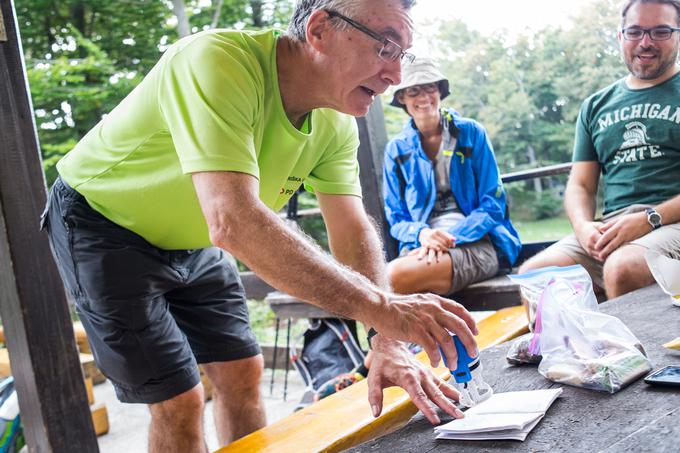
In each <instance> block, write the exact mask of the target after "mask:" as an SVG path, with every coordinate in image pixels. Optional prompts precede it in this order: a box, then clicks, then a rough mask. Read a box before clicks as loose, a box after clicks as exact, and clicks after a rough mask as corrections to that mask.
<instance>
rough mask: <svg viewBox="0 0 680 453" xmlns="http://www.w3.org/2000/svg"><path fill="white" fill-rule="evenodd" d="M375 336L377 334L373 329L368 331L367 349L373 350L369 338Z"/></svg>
mask: <svg viewBox="0 0 680 453" xmlns="http://www.w3.org/2000/svg"><path fill="white" fill-rule="evenodd" d="M376 335H378V332H377V331H376V330H375V329H374V328H373V327H371V328H370V329H368V334H367V335H366V340H367V341H368V348H369V349H373V345H372V344H371V338H373V337H375V336H376Z"/></svg>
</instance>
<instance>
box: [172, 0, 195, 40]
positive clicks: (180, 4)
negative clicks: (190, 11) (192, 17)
mask: <svg viewBox="0 0 680 453" xmlns="http://www.w3.org/2000/svg"><path fill="white" fill-rule="evenodd" d="M172 9H173V12H174V13H175V16H176V17H177V33H178V34H179V37H180V38H184V37H185V36H189V35H190V34H191V31H190V29H189V19H188V18H187V13H186V8H185V6H184V0H172Z"/></svg>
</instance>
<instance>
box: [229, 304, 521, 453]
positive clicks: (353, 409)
mask: <svg viewBox="0 0 680 453" xmlns="http://www.w3.org/2000/svg"><path fill="white" fill-rule="evenodd" d="M478 327H479V330H480V333H479V335H478V336H477V343H478V345H479V347H480V349H484V348H487V347H490V346H493V345H496V344H499V343H502V342H503V341H507V340H508V339H511V338H514V337H515V336H518V335H521V334H523V333H525V332H526V331H527V322H526V315H525V312H524V308H523V307H521V306H517V307H510V308H505V309H503V310H499V311H498V312H496V313H494V314H493V315H491V316H489V317H488V318H486V319H484V320H482V321H480V322H479V323H478ZM417 357H418V359H419V360H421V361H422V362H423V363H426V364H427V363H429V360H428V359H427V356H426V355H425V353H420V354H418V356H417ZM434 372H435V373H436V374H437V375H438V376H440V377H442V378H445V377H447V376H448V374H449V371H448V370H447V369H446V368H445V367H443V366H441V367H439V368H437V369H436V370H434ZM367 392H368V387H367V383H366V381H365V380H364V381H361V382H358V383H356V384H354V385H352V386H350V387H348V388H346V389H345V390H343V391H341V392H338V393H336V394H334V395H331V396H329V397H328V398H325V399H323V400H321V401H319V402H318V403H315V404H312V405H311V406H309V407H306V408H305V409H302V410H301V411H299V412H295V413H293V414H291V415H289V416H288V417H286V418H284V419H282V420H279V421H277V422H276V423H273V424H271V425H269V426H267V427H265V428H263V429H261V430H258V431H256V432H254V433H252V434H250V435H248V436H246V437H244V438H242V439H239V440H237V441H236V442H234V443H232V444H230V445H228V446H226V447H224V448H222V449H220V450H218V452H219V453H236V452H251V451H261V452H280V451H309V452H312V451H331V452H334V451H341V450H343V449H346V448H350V447H352V446H354V445H358V444H360V443H361V442H365V441H367V440H369V439H372V438H375V437H376V436H379V435H382V434H386V433H388V432H390V431H392V430H394V429H397V428H399V427H400V426H402V425H403V424H405V423H406V422H407V421H408V420H409V419H410V418H411V417H412V416H413V414H415V413H416V407H415V406H414V405H413V403H411V401H410V399H409V398H408V395H407V394H406V392H404V391H403V390H402V389H400V388H398V387H391V388H388V389H385V391H384V404H383V413H382V415H381V416H380V417H378V418H374V417H373V415H372V414H371V409H370V407H369V405H368V399H367Z"/></svg>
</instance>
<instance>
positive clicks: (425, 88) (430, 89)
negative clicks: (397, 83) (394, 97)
mask: <svg viewBox="0 0 680 453" xmlns="http://www.w3.org/2000/svg"><path fill="white" fill-rule="evenodd" d="M437 91H439V85H437V84H436V83H426V84H424V85H414V86H412V87H407V88H404V95H405V96H406V97H409V98H414V97H417V96H420V93H422V92H425V93H428V94H432V93H434V92H437Z"/></svg>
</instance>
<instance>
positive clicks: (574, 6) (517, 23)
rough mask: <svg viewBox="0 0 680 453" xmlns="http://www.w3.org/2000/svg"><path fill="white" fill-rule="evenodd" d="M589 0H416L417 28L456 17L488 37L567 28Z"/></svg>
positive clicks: (414, 14) (414, 13) (415, 16)
mask: <svg viewBox="0 0 680 453" xmlns="http://www.w3.org/2000/svg"><path fill="white" fill-rule="evenodd" d="M590 2H591V0H514V1H509V0H417V2H416V6H415V7H414V8H413V16H414V18H415V21H416V26H421V27H422V25H424V24H427V23H428V22H429V21H431V19H432V18H436V17H440V18H458V19H461V20H462V21H463V22H465V23H466V24H467V25H468V26H469V27H470V28H473V29H475V30H478V31H481V32H483V33H485V34H491V33H492V32H493V31H496V30H499V29H502V28H505V29H507V30H508V31H509V32H510V33H511V34H519V33H522V32H523V31H525V29H527V28H529V29H533V30H540V29H542V28H545V27H546V26H548V25H553V26H569V25H570V24H571V17H572V16H573V15H574V14H576V13H578V11H579V10H580V9H581V8H583V6H585V5H586V4H588V3H590Z"/></svg>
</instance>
